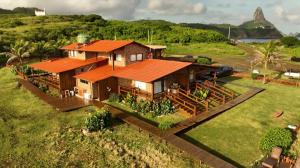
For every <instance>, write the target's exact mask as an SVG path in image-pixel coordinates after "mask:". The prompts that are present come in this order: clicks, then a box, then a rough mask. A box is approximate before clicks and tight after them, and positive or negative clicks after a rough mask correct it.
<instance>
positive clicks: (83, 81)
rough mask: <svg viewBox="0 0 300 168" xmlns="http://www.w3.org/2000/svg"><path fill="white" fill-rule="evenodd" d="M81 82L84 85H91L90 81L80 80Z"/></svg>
mask: <svg viewBox="0 0 300 168" xmlns="http://www.w3.org/2000/svg"><path fill="white" fill-rule="evenodd" d="M80 82H81V83H84V84H89V82H88V81H86V80H83V79H80Z"/></svg>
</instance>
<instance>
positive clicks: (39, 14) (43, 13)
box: [34, 8, 46, 16]
mask: <svg viewBox="0 0 300 168" xmlns="http://www.w3.org/2000/svg"><path fill="white" fill-rule="evenodd" d="M34 13H35V16H46V9H45V8H44V10H39V9H36V10H35V11H34Z"/></svg>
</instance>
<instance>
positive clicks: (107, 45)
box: [62, 40, 135, 52]
mask: <svg viewBox="0 0 300 168" xmlns="http://www.w3.org/2000/svg"><path fill="white" fill-rule="evenodd" d="M131 43H135V42H134V41H127V40H117V41H114V40H95V41H92V42H90V43H88V44H80V43H73V44H71V45H68V46H65V47H63V48H62V49H63V50H78V51H91V52H111V51H114V50H116V49H119V48H121V47H124V46H127V45H129V44H131Z"/></svg>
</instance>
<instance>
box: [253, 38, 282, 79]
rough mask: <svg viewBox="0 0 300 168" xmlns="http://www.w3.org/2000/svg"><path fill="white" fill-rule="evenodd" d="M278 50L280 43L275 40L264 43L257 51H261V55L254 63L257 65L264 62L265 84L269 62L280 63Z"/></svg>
mask: <svg viewBox="0 0 300 168" xmlns="http://www.w3.org/2000/svg"><path fill="white" fill-rule="evenodd" d="M277 50H278V45H277V43H275V42H274V41H270V42H269V43H268V44H267V45H264V46H263V47H261V48H259V49H258V50H257V52H258V53H259V57H258V58H256V59H255V60H254V61H253V63H255V64H256V65H258V64H262V65H263V69H264V74H263V75H264V78H263V83H264V84H265V83H266V82H267V81H266V78H267V72H268V71H269V64H270V63H273V64H274V63H278V61H279V57H278V55H277V54H276V51H277Z"/></svg>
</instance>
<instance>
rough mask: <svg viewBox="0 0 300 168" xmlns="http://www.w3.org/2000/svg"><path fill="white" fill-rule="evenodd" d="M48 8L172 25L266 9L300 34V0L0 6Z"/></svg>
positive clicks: (35, 0) (34, 1) (8, 1)
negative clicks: (162, 22) (159, 21)
mask: <svg viewBox="0 0 300 168" xmlns="http://www.w3.org/2000/svg"><path fill="white" fill-rule="evenodd" d="M17 6H25V7H32V6H35V7H39V8H46V10H47V11H48V13H49V14H89V13H96V14H100V15H102V16H104V17H105V18H107V19H126V20H135V19H164V20H168V21H172V22H176V23H179V22H189V23H191V22H193V23H231V24H234V25H239V24H241V23H243V22H244V21H248V20H251V19H252V17H253V13H254V11H255V9H256V8H257V7H258V6H260V7H262V9H263V11H264V14H265V17H266V19H267V20H269V21H271V22H272V23H273V24H274V25H275V26H276V27H277V28H278V29H279V30H280V31H282V32H283V33H287V34H288V33H290V32H300V0H63V1H62V0H42V1H41V0H14V1H12V0H1V1H0V7H1V8H8V9H12V8H14V7H17Z"/></svg>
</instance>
